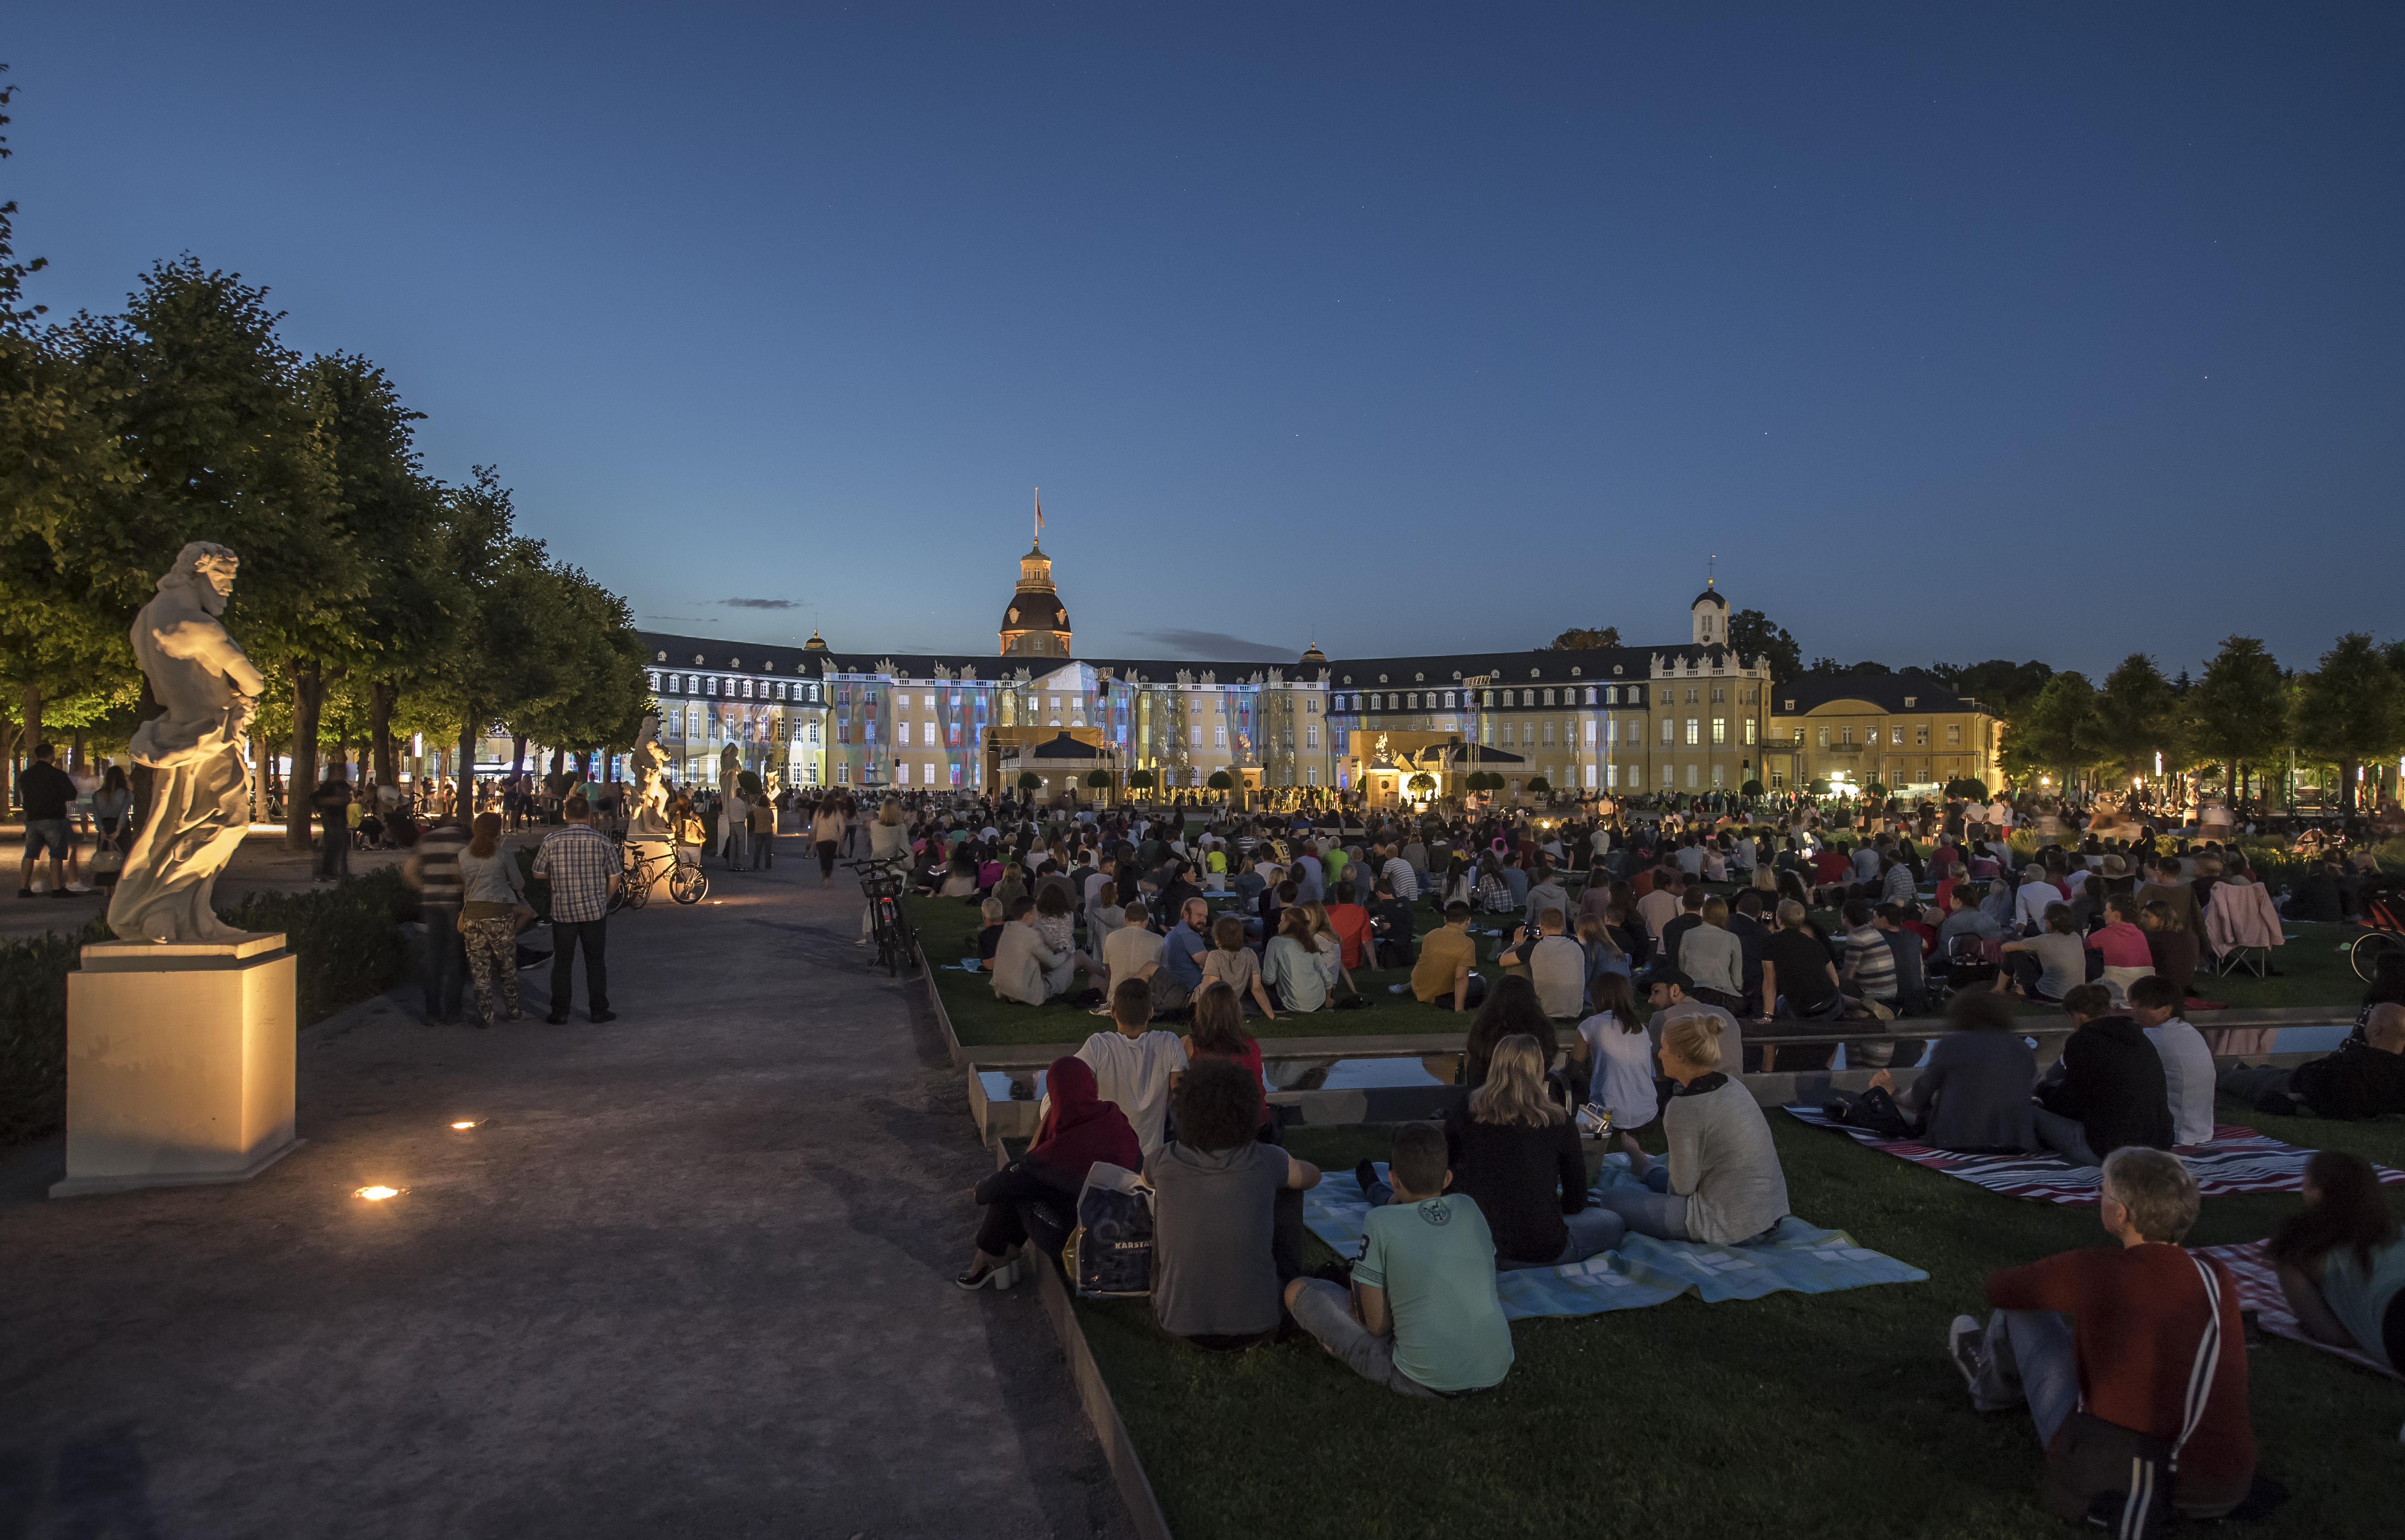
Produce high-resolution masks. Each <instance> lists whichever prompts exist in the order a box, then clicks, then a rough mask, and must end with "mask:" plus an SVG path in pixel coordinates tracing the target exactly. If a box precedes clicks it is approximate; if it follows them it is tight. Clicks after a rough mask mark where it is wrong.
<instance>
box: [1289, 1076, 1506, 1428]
mask: <svg viewBox="0 0 2405 1540" xmlns="http://www.w3.org/2000/svg"><path fill="white" fill-rule="evenodd" d="M1386 1177H1387V1181H1388V1182H1389V1183H1391V1184H1392V1186H1393V1188H1394V1196H1393V1197H1390V1198H1388V1199H1387V1201H1386V1206H1385V1207H1384V1208H1380V1209H1372V1210H1371V1211H1370V1212H1369V1215H1368V1217H1367V1218H1365V1219H1363V1220H1362V1222H1361V1259H1360V1260H1359V1261H1358V1262H1356V1263H1355V1264H1354V1265H1353V1291H1352V1294H1351V1295H1349V1296H1348V1295H1346V1294H1345V1291H1344V1290H1343V1288H1341V1287H1339V1286H1338V1285H1336V1284H1334V1283H1330V1282H1328V1281H1325V1280H1323V1279H1316V1278H1298V1279H1296V1280H1295V1281H1293V1282H1291V1283H1289V1284H1287V1288H1286V1308H1287V1309H1288V1310H1291V1311H1292V1312H1293V1313H1294V1319H1295V1321H1296V1322H1297V1323H1299V1324H1300V1325H1301V1327H1302V1329H1303V1330H1305V1331H1307V1332H1309V1333H1310V1334H1311V1335H1312V1336H1313V1337H1317V1338H1318V1339H1319V1345H1320V1346H1321V1347H1323V1348H1326V1349H1327V1350H1328V1351H1329V1352H1332V1353H1334V1354H1335V1355H1336V1356H1337V1357H1338V1358H1340V1359H1342V1360H1343V1362H1344V1365H1345V1366H1346V1367H1347V1368H1349V1369H1351V1370H1352V1371H1353V1372H1354V1373H1356V1374H1357V1375H1359V1376H1360V1377H1361V1378H1362V1379H1368V1380H1371V1381H1373V1382H1375V1383H1377V1384H1381V1385H1384V1386H1385V1387H1386V1388H1387V1389H1388V1390H1390V1391H1393V1392H1395V1393H1397V1394H1398V1395H1412V1396H1441V1395H1442V1396H1453V1395H1466V1394H1468V1393H1470V1392H1471V1391H1481V1390H1485V1389H1488V1388H1489V1387H1492V1386H1495V1385H1498V1384H1501V1383H1502V1381H1503V1377H1504V1376H1505V1375H1506V1374H1508V1373H1510V1372H1511V1369H1512V1328H1511V1327H1510V1326H1509V1325H1508V1324H1507V1323H1505V1322H1504V1320H1503V1306H1502V1303H1501V1301H1499V1300H1498V1299H1497V1298H1496V1296H1495V1239H1494V1237H1493V1236H1492V1235H1491V1234H1490V1233H1489V1232H1488V1230H1487V1228H1486V1217H1485V1215H1484V1214H1482V1213H1480V1212H1479V1211H1478V1205H1477V1203H1476V1202H1475V1201H1474V1200H1472V1199H1471V1198H1470V1197H1465V1196H1464V1195H1462V1194H1459V1193H1451V1194H1448V1193H1447V1192H1446V1191H1445V1189H1446V1188H1447V1187H1450V1186H1451V1185H1453V1173H1452V1172H1451V1171H1448V1170H1446V1169H1445V1144H1444V1134H1443V1132H1442V1130H1441V1129H1439V1128H1438V1127H1436V1126H1435V1125H1433V1124H1428V1123H1406V1124H1404V1125H1403V1126H1402V1127H1399V1128H1397V1129H1396V1130H1395V1134H1394V1139H1393V1141H1392V1142H1391V1143H1390V1144H1389V1145H1388V1146H1387V1166H1386Z"/></svg>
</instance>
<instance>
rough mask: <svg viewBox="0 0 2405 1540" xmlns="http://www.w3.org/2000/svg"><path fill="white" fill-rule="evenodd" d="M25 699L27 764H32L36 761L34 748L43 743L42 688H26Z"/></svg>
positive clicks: (28, 686) (35, 686) (31, 685)
mask: <svg viewBox="0 0 2405 1540" xmlns="http://www.w3.org/2000/svg"><path fill="white" fill-rule="evenodd" d="M23 699H24V712H25V763H28V764H31V763H33V761H34V747H35V745H36V744H38V743H40V742H41V741H42V687H41V686H40V685H38V684H29V685H27V686H25V693H24V696H23Z"/></svg>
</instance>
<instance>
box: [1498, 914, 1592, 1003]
mask: <svg viewBox="0 0 2405 1540" xmlns="http://www.w3.org/2000/svg"><path fill="white" fill-rule="evenodd" d="M1562 930H1563V926H1562V911H1561V910H1560V909H1558V908H1547V909H1540V910H1539V911H1538V912H1537V923H1536V924H1534V925H1528V926H1521V927H1517V928H1515V929H1514V930H1513V931H1512V945H1510V946H1508V947H1506V948H1505V949H1504V952H1503V956H1502V959H1501V960H1502V961H1503V962H1505V963H1516V964H1518V965H1519V966H1521V967H1524V968H1526V969H1527V970H1528V980H1529V982H1530V983H1532V984H1534V985H1535V986H1536V987H1537V999H1538V1000H1539V1001H1542V1002H1543V1004H1544V1008H1545V1015H1549V1016H1551V1017H1553V1018H1554V1020H1556V1021H1575V1020H1577V1019H1578V1017H1579V1014H1580V1007H1581V1006H1582V1005H1584V1004H1585V1003H1586V949H1585V948H1584V947H1582V946H1581V945H1579V944H1578V943H1577V942H1575V941H1572V940H1571V939H1570V938H1569V937H1568V936H1566V935H1564V934H1563V933H1562Z"/></svg>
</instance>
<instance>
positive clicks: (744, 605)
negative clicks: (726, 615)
mask: <svg viewBox="0 0 2405 1540" xmlns="http://www.w3.org/2000/svg"><path fill="white" fill-rule="evenodd" d="M718 602H719V603H721V604H723V605H724V606H725V607H726V608H727V609H800V608H801V607H802V601H801V600H799V599H721V600H719V601H718Z"/></svg>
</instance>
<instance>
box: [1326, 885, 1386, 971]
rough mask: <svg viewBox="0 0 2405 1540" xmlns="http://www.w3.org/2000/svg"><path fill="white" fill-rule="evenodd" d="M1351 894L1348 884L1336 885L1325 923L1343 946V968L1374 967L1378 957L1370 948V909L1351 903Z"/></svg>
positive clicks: (1351, 888)
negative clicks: (1334, 896) (1333, 898)
mask: <svg viewBox="0 0 2405 1540" xmlns="http://www.w3.org/2000/svg"><path fill="white" fill-rule="evenodd" d="M1353 893H1354V889H1353V885H1352V884H1351V883H1349V882H1340V883H1338V884H1337V885H1336V902H1335V903H1331V904H1329V906H1328V923H1329V925H1330V926H1331V927H1333V928H1334V930H1335V931H1336V939H1337V941H1338V943H1339V944H1340V945H1342V946H1343V953H1342V956H1343V959H1344V966H1345V967H1346V968H1348V969H1349V968H1374V967H1376V966H1377V959H1376V957H1375V955H1374V954H1373V953H1372V952H1371V932H1370V911H1369V910H1367V909H1364V908H1362V907H1361V906H1360V905H1359V904H1358V903H1354V902H1353Z"/></svg>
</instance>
